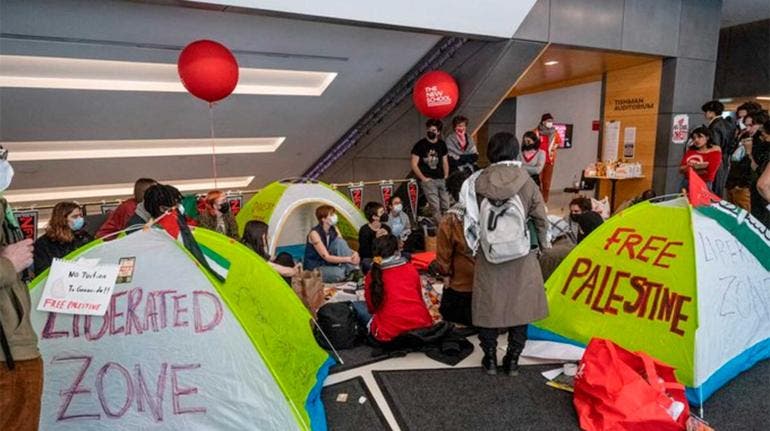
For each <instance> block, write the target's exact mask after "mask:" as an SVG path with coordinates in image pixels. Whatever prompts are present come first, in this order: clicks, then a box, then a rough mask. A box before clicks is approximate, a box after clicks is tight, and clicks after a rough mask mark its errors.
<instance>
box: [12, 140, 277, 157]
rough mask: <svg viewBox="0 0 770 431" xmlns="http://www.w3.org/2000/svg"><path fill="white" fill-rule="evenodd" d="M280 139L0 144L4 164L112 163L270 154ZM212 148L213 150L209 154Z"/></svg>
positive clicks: (19, 142)
mask: <svg viewBox="0 0 770 431" xmlns="http://www.w3.org/2000/svg"><path fill="white" fill-rule="evenodd" d="M284 139H286V138H284V137H272V138H215V139H213V141H212V139H210V138H205V139H119V140H100V141H3V142H0V145H2V146H3V147H5V148H6V149H8V160H10V161H12V162H26V161H35V160H38V161H39V160H82V159H113V158H125V157H163V156H198V155H211V154H212V153H213V152H215V153H216V154H249V153H271V152H274V151H275V150H277V149H278V147H279V146H280V145H281V144H282V143H283V141H284ZM212 144H213V145H214V146H215V148H214V150H213V151H212Z"/></svg>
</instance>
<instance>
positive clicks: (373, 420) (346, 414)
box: [321, 377, 389, 431]
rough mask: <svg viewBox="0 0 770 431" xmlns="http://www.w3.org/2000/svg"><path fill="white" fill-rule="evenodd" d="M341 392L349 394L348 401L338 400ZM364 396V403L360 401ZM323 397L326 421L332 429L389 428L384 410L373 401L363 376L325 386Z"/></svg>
mask: <svg viewBox="0 0 770 431" xmlns="http://www.w3.org/2000/svg"><path fill="white" fill-rule="evenodd" d="M340 394H347V396H348V399H347V401H345V402H339V401H337V397H338V396H339V395H340ZM362 396H363V397H366V402H364V403H363V404H362V403H359V402H358V399H359V398H360V397H362ZM321 398H322V399H323V402H324V406H325V407H326V423H327V425H328V428H329V430H331V431H365V430H366V431H368V430H372V431H377V430H388V429H389V427H388V425H387V422H386V421H385V418H384V417H383V416H382V412H381V411H380V409H379V408H378V407H377V405H376V404H375V403H373V402H372V396H371V394H370V393H369V390H368V389H366V385H364V379H362V378H361V377H357V378H355V379H351V380H346V381H344V382H340V383H337V384H336V385H331V386H327V387H325V388H324V390H323V392H322V393H321Z"/></svg>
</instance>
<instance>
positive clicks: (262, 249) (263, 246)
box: [241, 220, 298, 284]
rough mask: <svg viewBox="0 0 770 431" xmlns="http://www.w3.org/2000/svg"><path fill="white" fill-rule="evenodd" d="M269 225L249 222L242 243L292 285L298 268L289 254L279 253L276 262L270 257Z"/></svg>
mask: <svg viewBox="0 0 770 431" xmlns="http://www.w3.org/2000/svg"><path fill="white" fill-rule="evenodd" d="M268 229H269V227H268V225H267V223H265V222H262V221H259V220H249V221H248V222H247V223H246V226H244V229H243V236H242V237H241V243H243V245H245V246H246V247H248V248H250V249H251V250H252V251H253V252H254V253H256V254H258V255H259V256H260V257H262V259H265V261H266V262H267V263H268V264H270V266H272V267H273V269H275V270H276V271H277V272H278V273H279V274H281V276H282V277H283V278H284V280H286V281H287V283H289V284H291V277H293V276H295V275H297V269H298V268H297V266H296V265H295V264H294V258H292V257H291V255H290V254H288V253H279V254H278V256H276V258H275V260H273V259H272V258H271V257H270V247H269V246H268V244H269V242H268V240H267V231H268Z"/></svg>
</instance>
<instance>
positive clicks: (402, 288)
mask: <svg viewBox="0 0 770 431" xmlns="http://www.w3.org/2000/svg"><path fill="white" fill-rule="evenodd" d="M373 250H374V260H373V264H372V269H371V270H370V271H369V274H367V276H366V279H365V284H364V285H365V291H364V294H365V297H366V305H367V308H368V310H369V312H370V313H371V314H372V320H371V321H370V322H369V333H370V334H371V335H372V337H374V339H375V340H377V341H378V342H380V343H387V342H389V341H392V340H393V339H394V338H396V337H398V336H399V335H402V334H404V333H406V332H409V331H412V330H415V329H420V328H427V327H430V326H432V325H433V319H432V318H431V316H430V312H429V311H428V307H427V306H426V305H425V301H423V299H422V282H421V280H420V275H419V274H418V273H417V269H416V268H415V267H414V266H413V265H412V264H411V263H409V262H407V260H406V259H405V258H403V257H401V256H400V255H398V253H397V252H398V239H396V237H395V236H393V235H390V234H388V235H385V236H381V237H379V238H377V239H375V240H374V247H373Z"/></svg>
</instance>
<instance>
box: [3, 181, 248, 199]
mask: <svg viewBox="0 0 770 431" xmlns="http://www.w3.org/2000/svg"><path fill="white" fill-rule="evenodd" d="M252 180H254V177H253V176H249V177H226V178H218V179H217V181H216V187H215V186H214V179H213V178H203V179H193V180H160V182H161V183H163V184H170V185H172V186H174V187H176V188H177V189H179V191H182V192H195V191H205V190H213V189H215V188H216V189H219V190H227V189H235V188H243V187H247V186H248V185H249V184H251V182H252ZM133 193H134V183H122V184H92V185H87V186H70V187H48V188H41V189H19V190H6V191H5V192H3V196H4V197H5V198H6V199H7V200H8V202H14V203H18V202H41V201H62V200H68V199H84V198H104V197H112V196H130V195H132V194H133Z"/></svg>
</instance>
